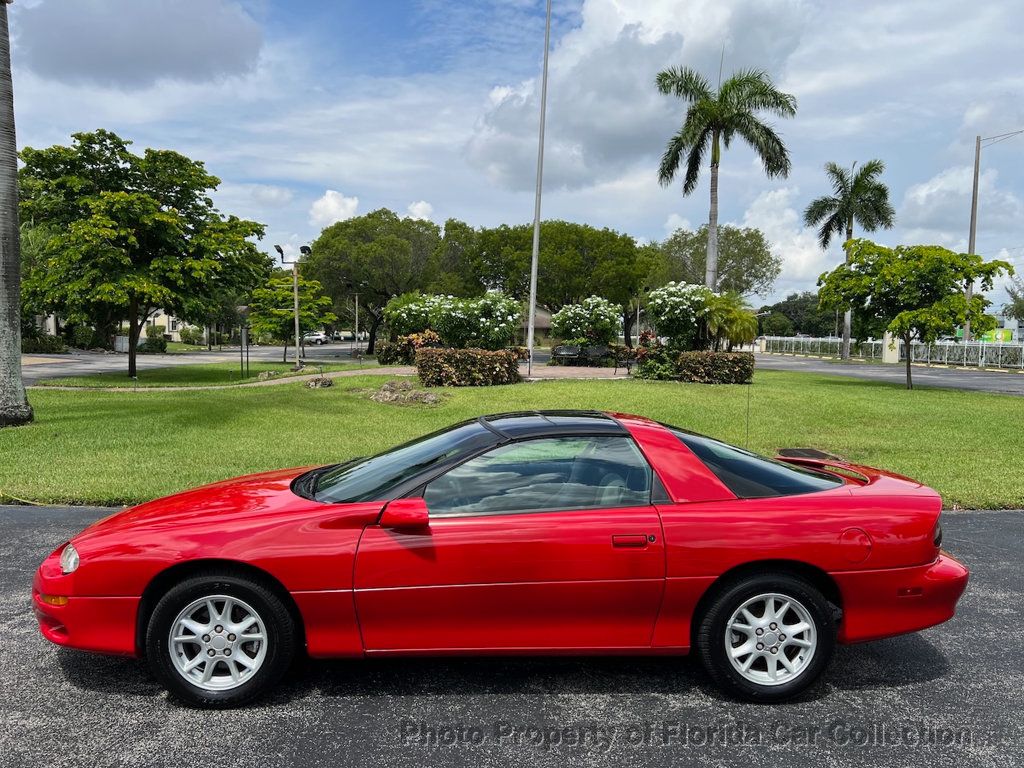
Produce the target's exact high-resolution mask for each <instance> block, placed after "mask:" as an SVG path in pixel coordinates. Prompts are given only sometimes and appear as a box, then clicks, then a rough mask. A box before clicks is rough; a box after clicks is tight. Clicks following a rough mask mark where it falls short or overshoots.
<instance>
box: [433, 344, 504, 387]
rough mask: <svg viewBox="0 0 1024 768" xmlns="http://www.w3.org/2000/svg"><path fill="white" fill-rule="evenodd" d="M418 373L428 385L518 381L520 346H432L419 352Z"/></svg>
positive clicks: (480, 385) (441, 385) (459, 385)
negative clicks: (516, 348)
mask: <svg viewBox="0 0 1024 768" xmlns="http://www.w3.org/2000/svg"><path fill="white" fill-rule="evenodd" d="M416 373H417V375H418V376H419V377H420V381H421V382H422V383H423V385H424V386H426V387H490V386H494V385H495V384H516V383H518V382H519V381H520V378H519V355H518V353H517V352H516V350H511V349H499V350H496V351H493V352H492V351H489V350H486V349H432V348H424V349H420V350H417V352H416Z"/></svg>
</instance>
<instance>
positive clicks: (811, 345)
mask: <svg viewBox="0 0 1024 768" xmlns="http://www.w3.org/2000/svg"><path fill="white" fill-rule="evenodd" d="M842 346H843V340H842V339H840V338H836V337H835V336H832V337H829V338H814V337H812V336H766V337H765V339H764V351H765V352H774V353H776V354H783V355H814V356H816V357H839V352H840V348H841V347H842ZM850 356H851V357H857V358H863V359H865V360H881V359H882V342H881V341H861V342H858V341H855V340H851V341H850Z"/></svg>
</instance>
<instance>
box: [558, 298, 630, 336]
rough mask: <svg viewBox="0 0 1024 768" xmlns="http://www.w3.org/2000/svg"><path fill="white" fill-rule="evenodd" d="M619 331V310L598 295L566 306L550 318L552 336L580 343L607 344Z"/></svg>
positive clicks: (620, 316) (620, 324)
mask: <svg viewBox="0 0 1024 768" xmlns="http://www.w3.org/2000/svg"><path fill="white" fill-rule="evenodd" d="M621 328H622V308H621V307H619V306H617V305H615V304H612V303H611V302H610V301H608V300H607V299H602V298H601V297H600V296H590V297H589V298H586V299H584V300H583V301H581V302H580V303H579V304H566V305H565V306H564V307H562V308H561V309H560V310H558V311H557V312H555V314H553V315H552V316H551V331H552V333H554V335H555V336H557V337H559V338H561V339H565V340H567V341H570V342H571V343H580V344H608V343H610V342H611V341H612V340H614V339H615V338H617V337H618V335H619V331H620V330H621Z"/></svg>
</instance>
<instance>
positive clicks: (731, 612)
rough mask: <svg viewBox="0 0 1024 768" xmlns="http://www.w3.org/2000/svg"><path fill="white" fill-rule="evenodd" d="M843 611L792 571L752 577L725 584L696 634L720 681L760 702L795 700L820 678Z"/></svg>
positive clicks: (703, 655)
mask: <svg viewBox="0 0 1024 768" xmlns="http://www.w3.org/2000/svg"><path fill="white" fill-rule="evenodd" d="M835 616H836V609H835V607H834V606H833V605H832V604H831V603H830V602H829V601H828V600H826V599H825V597H824V596H823V595H822V594H821V592H820V591H818V590H817V589H816V588H815V587H813V586H811V585H810V584H808V583H807V582H805V581H804V580H802V579H799V578H796V577H794V576H790V575H788V574H763V575H760V576H753V577H749V578H746V579H743V580H739V581H737V582H734V583H732V584H731V585H728V586H726V587H725V588H723V589H722V590H721V591H720V592H719V593H718V594H717V595H716V596H715V598H714V599H713V600H712V602H711V605H710V606H709V608H708V610H707V612H706V613H705V615H704V618H703V620H702V622H701V624H700V628H699V630H698V632H697V648H698V650H699V652H700V655H701V659H702V660H703V662H704V665H705V667H706V668H707V670H708V673H709V674H710V675H711V677H712V678H713V679H714V681H715V682H716V683H717V684H718V685H719V687H721V688H722V689H723V690H725V691H726V692H727V693H730V694H732V695H733V696H735V697H737V698H740V699H745V700H747V701H755V702H764V703H770V702H778V701H785V700H787V699H791V698H793V697H795V696H797V695H799V694H800V693H802V692H803V691H805V690H806V689H807V688H809V687H810V686H811V685H813V684H814V682H815V681H816V680H817V679H818V678H819V677H820V676H821V673H822V672H823V671H824V669H825V667H826V666H827V665H828V662H829V659H830V658H831V656H832V652H833V650H834V649H835V640H836V619H835Z"/></svg>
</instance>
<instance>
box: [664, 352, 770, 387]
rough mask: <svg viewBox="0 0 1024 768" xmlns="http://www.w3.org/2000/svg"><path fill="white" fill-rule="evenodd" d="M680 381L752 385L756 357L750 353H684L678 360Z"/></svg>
mask: <svg viewBox="0 0 1024 768" xmlns="http://www.w3.org/2000/svg"><path fill="white" fill-rule="evenodd" d="M676 371H677V372H678V374H679V380H680V381H692V382H697V383H699V384H750V383H751V382H752V381H753V380H754V355H753V354H752V353H750V352H682V353H680V355H679V357H678V359H677V360H676Z"/></svg>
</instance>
